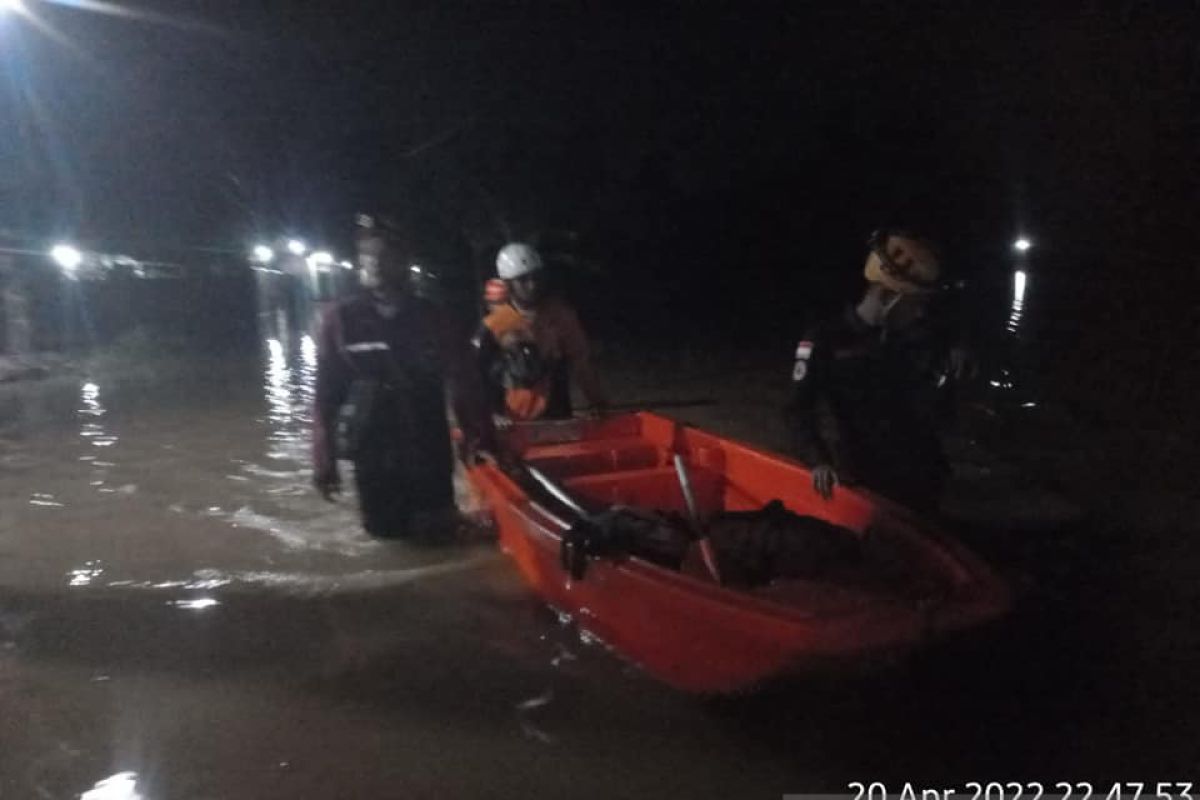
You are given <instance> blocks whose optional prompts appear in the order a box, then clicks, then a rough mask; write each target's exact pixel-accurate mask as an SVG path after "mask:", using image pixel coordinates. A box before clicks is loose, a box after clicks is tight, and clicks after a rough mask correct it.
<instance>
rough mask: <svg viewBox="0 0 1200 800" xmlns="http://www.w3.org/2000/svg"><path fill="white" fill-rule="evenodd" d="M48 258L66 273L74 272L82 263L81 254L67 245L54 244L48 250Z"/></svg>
mask: <svg viewBox="0 0 1200 800" xmlns="http://www.w3.org/2000/svg"><path fill="white" fill-rule="evenodd" d="M50 258H52V259H54V263H56V264H58V265H59V266H60V267H62V268H63V269H64V270H66V271H67V272H74V271H75V270H76V269H78V268H79V265H80V264H82V263H83V253H81V252H79V250H78V249H76V248H74V247H72V246H71V245H69V244H56V245H54V247H52V248H50Z"/></svg>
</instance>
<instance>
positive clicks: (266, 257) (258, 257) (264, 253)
mask: <svg viewBox="0 0 1200 800" xmlns="http://www.w3.org/2000/svg"><path fill="white" fill-rule="evenodd" d="M253 254H254V260H255V261H257V262H258V263H259V264H270V263H271V262H272V261H274V260H275V251H274V250H272V249H271V248H269V247H267V246H266V245H265V244H258V245H255V246H254V251H253Z"/></svg>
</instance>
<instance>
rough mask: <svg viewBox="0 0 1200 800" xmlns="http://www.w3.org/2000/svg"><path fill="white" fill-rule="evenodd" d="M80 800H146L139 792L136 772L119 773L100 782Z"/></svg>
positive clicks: (82, 795)
mask: <svg viewBox="0 0 1200 800" xmlns="http://www.w3.org/2000/svg"><path fill="white" fill-rule="evenodd" d="M79 800H145V799H144V797H143V795H142V794H140V793H139V792H138V790H137V773H136V772H118V773H117V774H116V775H113V776H111V777H109V778H105V779H104V780H102V781H99V782H98V783H97V784H96V785H95V786H94V787H92V788H91V789H88V790H87V791H86V792H84V793H83V794H81V795H80V796H79Z"/></svg>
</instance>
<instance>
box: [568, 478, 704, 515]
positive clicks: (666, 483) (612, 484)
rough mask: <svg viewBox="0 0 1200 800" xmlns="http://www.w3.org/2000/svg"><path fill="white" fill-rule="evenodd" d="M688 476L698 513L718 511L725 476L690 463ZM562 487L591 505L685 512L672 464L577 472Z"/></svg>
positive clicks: (596, 506) (685, 507) (677, 479)
mask: <svg viewBox="0 0 1200 800" xmlns="http://www.w3.org/2000/svg"><path fill="white" fill-rule="evenodd" d="M689 477H690V478H691V481H692V491H693V492H694V493H695V496H696V504H697V505H698V506H699V508H700V513H701V514H704V515H707V514H713V513H716V512H718V511H720V510H721V509H722V506H723V504H724V489H725V476H724V475H722V474H721V473H719V472H715V471H713V470H710V469H705V468H703V467H692V468H691V470H689ZM563 488H565V489H566V490H567V491H568V492H569V493H570V494H571V496H572V497H575V498H576V499H578V500H580V501H581V502H583V503H584V504H585V505H587V506H591V507H594V508H604V507H608V506H610V505H627V506H635V507H638V508H653V509H657V510H659V511H675V512H678V513H680V514H684V515H686V514H687V504H686V503H685V501H684V499H683V490H682V489H681V488H680V486H679V476H678V475H677V474H676V472H675V468H674V467H653V468H650V469H634V470H624V471H620V472H608V473H601V474H595V475H579V476H575V477H572V478H567V479H565V480H564V481H563Z"/></svg>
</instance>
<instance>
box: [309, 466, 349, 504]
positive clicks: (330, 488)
mask: <svg viewBox="0 0 1200 800" xmlns="http://www.w3.org/2000/svg"><path fill="white" fill-rule="evenodd" d="M313 486H314V487H316V489H317V493H318V494H320V495H321V497H323V498H324V499H325V501H326V502H329V503H336V502H337V499H338V497H340V496H341V494H342V476H341V475H339V474H338V470H337V467H332V468H330V469H322V470H318V471H317V472H315V473H313Z"/></svg>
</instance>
